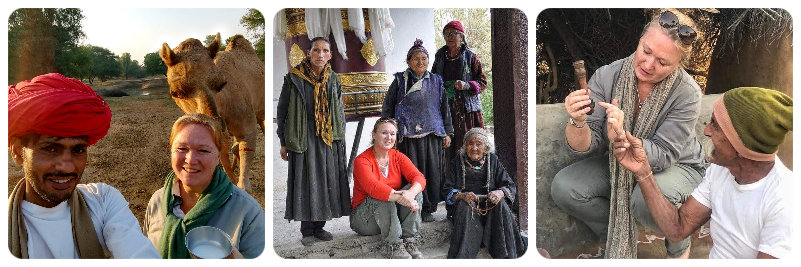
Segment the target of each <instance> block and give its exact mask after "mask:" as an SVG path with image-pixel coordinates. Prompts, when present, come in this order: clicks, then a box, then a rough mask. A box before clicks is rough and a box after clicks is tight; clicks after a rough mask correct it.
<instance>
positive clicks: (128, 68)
mask: <svg viewBox="0 0 801 267" xmlns="http://www.w3.org/2000/svg"><path fill="white" fill-rule="evenodd" d="M119 62H120V70H121V71H122V77H123V79H124V80H127V79H128V75H130V74H132V71H133V70H134V67H133V61H131V53H128V52H125V53H122V56H121V57H120V60H119Z"/></svg>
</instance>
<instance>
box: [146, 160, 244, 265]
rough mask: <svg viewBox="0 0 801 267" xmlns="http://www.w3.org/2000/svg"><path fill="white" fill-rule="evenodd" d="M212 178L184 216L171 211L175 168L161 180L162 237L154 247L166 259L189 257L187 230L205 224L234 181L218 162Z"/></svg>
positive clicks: (220, 203)
mask: <svg viewBox="0 0 801 267" xmlns="http://www.w3.org/2000/svg"><path fill="white" fill-rule="evenodd" d="M213 176H214V177H213V178H212V180H211V183H209V186H208V187H206V190H204V191H203V194H202V195H200V199H198V201H197V204H195V206H194V207H192V209H191V210H189V212H187V213H186V215H185V216H184V218H183V219H181V218H179V217H178V216H176V215H175V214H173V213H172V209H173V207H174V206H175V196H173V194H172V187H173V182H174V181H175V179H176V178H175V172H172V171H171V172H170V174H168V175H167V178H166V179H165V181H164V192H163V194H164V196H163V197H162V199H163V200H164V201H163V204H162V205H164V206H163V207H162V209H164V216H165V220H164V228H163V230H162V232H161V239H160V240H161V241H159V245H158V247H157V249H158V251H159V254H161V257H162V258H165V259H188V258H189V250H188V249H187V248H186V242H185V239H186V233H187V232H189V230H192V229H193V228H195V227H198V226H204V225H206V223H208V222H209V219H211V216H212V215H214V212H216V211H217V209H219V208H220V207H222V205H223V204H225V200H226V199H228V197H229V196H230V195H231V192H233V184H232V183H231V182H230V181H228V175H226V174H225V172H224V171H223V170H222V167H220V166H219V165H218V166H217V168H216V169H215V170H214V174H213Z"/></svg>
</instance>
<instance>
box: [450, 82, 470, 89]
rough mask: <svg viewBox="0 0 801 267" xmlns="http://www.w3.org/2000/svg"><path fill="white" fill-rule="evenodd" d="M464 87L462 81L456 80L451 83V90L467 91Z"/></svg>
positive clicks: (464, 84) (464, 83)
mask: <svg viewBox="0 0 801 267" xmlns="http://www.w3.org/2000/svg"><path fill="white" fill-rule="evenodd" d="M466 87H467V83H466V82H464V81H462V80H456V82H454V83H453V88H454V89H456V90H465V89H467V88H466Z"/></svg>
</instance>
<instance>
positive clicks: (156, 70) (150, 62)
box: [145, 52, 167, 76]
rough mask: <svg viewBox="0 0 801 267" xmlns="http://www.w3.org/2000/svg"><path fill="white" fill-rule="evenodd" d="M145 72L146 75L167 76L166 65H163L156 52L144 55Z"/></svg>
mask: <svg viewBox="0 0 801 267" xmlns="http://www.w3.org/2000/svg"><path fill="white" fill-rule="evenodd" d="M145 72H146V73H147V75H164V76H167V65H164V61H162V60H161V56H159V53H158V52H153V53H148V54H147V55H145Z"/></svg>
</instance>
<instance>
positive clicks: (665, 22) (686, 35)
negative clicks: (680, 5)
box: [659, 11, 697, 45]
mask: <svg viewBox="0 0 801 267" xmlns="http://www.w3.org/2000/svg"><path fill="white" fill-rule="evenodd" d="M659 26H662V28H665V29H673V28H677V32H678V34H679V39H680V40H681V42H682V43H683V44H685V45H691V44H693V42H695V37H696V36H697V34H696V33H695V30H693V28H691V27H690V26H687V25H681V23H679V17H678V16H676V14H673V12H670V11H665V12H662V15H660V16H659Z"/></svg>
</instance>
